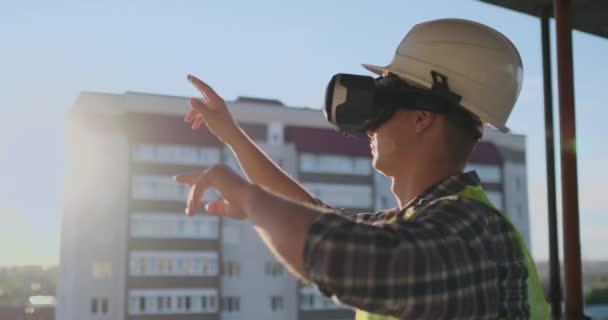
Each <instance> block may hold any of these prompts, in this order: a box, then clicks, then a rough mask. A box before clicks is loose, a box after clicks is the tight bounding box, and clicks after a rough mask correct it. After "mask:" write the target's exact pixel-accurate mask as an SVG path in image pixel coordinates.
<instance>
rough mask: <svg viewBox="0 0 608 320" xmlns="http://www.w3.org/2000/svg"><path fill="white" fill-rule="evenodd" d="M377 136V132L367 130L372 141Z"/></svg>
mask: <svg viewBox="0 0 608 320" xmlns="http://www.w3.org/2000/svg"><path fill="white" fill-rule="evenodd" d="M375 134H376V130H373V129H370V130H367V136H368V137H369V138H370V139H372V138H373V137H374V135H375Z"/></svg>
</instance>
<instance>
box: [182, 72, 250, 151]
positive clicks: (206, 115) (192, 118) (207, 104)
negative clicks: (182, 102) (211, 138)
mask: <svg viewBox="0 0 608 320" xmlns="http://www.w3.org/2000/svg"><path fill="white" fill-rule="evenodd" d="M188 81H190V83H192V85H193V86H194V87H195V88H196V89H198V91H200V92H201V94H202V95H203V99H197V98H192V99H190V107H191V110H190V111H189V112H188V114H186V117H185V118H184V121H185V122H187V123H190V124H191V125H192V129H193V130H196V129H198V128H200V126H201V125H202V124H203V123H204V124H205V125H206V126H207V128H209V130H210V131H211V132H212V133H213V134H214V135H215V136H217V138H218V139H220V141H222V142H224V143H228V142H229V141H230V139H232V138H233V137H235V136H236V135H237V134H238V133H239V132H240V129H239V127H238V125H237V124H236V122H235V121H234V119H233V118H232V115H231V114H230V112H229V111H228V108H227V107H226V103H225V102H224V99H222V97H220V96H219V95H218V94H217V93H216V92H215V91H214V90H213V88H211V87H210V86H209V85H208V84H206V83H205V82H203V81H201V80H200V79H198V78H197V77H195V76H193V75H188Z"/></svg>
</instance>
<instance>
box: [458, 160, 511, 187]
mask: <svg viewBox="0 0 608 320" xmlns="http://www.w3.org/2000/svg"><path fill="white" fill-rule="evenodd" d="M472 170H475V172H477V175H478V176H479V180H481V182H483V183H502V176H501V171H502V170H501V168H500V166H496V165H489V164H479V163H467V165H466V166H465V172H466V171H472Z"/></svg>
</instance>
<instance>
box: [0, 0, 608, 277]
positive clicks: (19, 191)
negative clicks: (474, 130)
mask: <svg viewBox="0 0 608 320" xmlns="http://www.w3.org/2000/svg"><path fill="white" fill-rule="evenodd" d="M446 17H454V18H464V19H470V20H475V21H478V22H481V23H484V24H487V25H489V26H491V27H493V28H495V29H497V30H499V31H501V32H502V33H504V34H505V35H506V36H507V37H509V38H510V39H511V40H512V41H513V43H514V44H515V45H516V47H517V48H518V49H519V51H520V53H521V56H522V59H523V62H524V84H523V88H522V91H521V95H520V98H519V100H518V102H517V104H516V106H515V109H514V111H513V113H512V114H511V117H510V120H509V121H508V123H507V124H508V126H509V127H510V128H511V129H512V131H513V132H515V133H519V134H524V135H526V136H527V155H526V160H527V172H528V191H529V198H530V200H529V208H530V220H531V227H532V228H531V232H532V246H531V247H532V248H531V249H532V252H533V255H534V256H535V258H536V259H537V260H546V259H547V258H548V241H547V237H548V236H547V227H546V221H547V200H546V198H547V196H546V194H547V191H546V172H545V170H546V167H545V145H544V136H545V134H544V122H543V121H544V120H543V119H544V118H543V96H542V85H543V83H542V64H541V51H540V49H541V48H540V23H539V21H538V19H536V18H534V17H531V16H527V15H523V14H519V13H516V12H513V11H509V10H506V9H502V8H499V7H495V6H492V5H489V4H485V3H482V2H480V1H474V0H459V1H456V0H441V1H440V0H426V1H355V0H353V1H341V0H337V1H323V0H308V1H298V2H287V1H278V0H277V1H270V0H264V1H202V0H198V1H187V0H176V1H156V0H141V1H140V0H122V1H118V0H116V1H115V0H81V1H65V0H64V1H62V0H55V1H32V0H0V174H1V177H2V178H1V179H0V219H1V221H2V222H1V223H0V252H1V253H0V265H23V264H43V265H52V264H57V263H58V262H59V247H60V246H59V244H60V234H61V230H60V225H61V214H62V199H63V196H64V194H65V192H66V191H65V190H64V189H63V180H64V175H65V153H66V147H65V143H64V127H65V118H66V113H67V112H68V111H69V109H70V108H71V106H72V105H73V103H74V101H75V99H76V98H77V97H78V95H79V92H80V91H98V92H109V93H124V92H126V91H138V92H148V93H156V94H169V95H179V96H192V95H196V92H195V91H194V89H193V88H192V87H191V86H190V85H189V83H188V82H187V81H186V75H187V74H188V73H192V74H195V75H197V76H200V77H201V78H202V79H204V80H206V81H207V82H208V83H210V84H211V85H212V86H214V88H215V89H216V90H217V91H218V92H219V93H220V94H221V95H222V96H223V97H224V98H225V99H226V100H233V99H236V97H238V96H242V95H246V96H255V97H262V98H272V99H278V100H281V101H283V102H284V103H286V104H287V105H290V106H306V107H312V108H320V107H321V106H322V104H323V96H324V90H325V86H326V84H327V82H328V81H329V79H330V78H331V76H332V75H333V74H335V73H355V74H369V73H368V72H366V71H365V70H364V69H363V68H361V66H360V65H361V64H362V63H370V64H378V65H385V64H388V63H389V62H390V60H391V58H392V55H393V53H394V50H395V49H396V46H397V45H398V44H399V42H400V41H401V39H402V38H403V36H404V35H405V34H406V33H407V31H408V30H409V29H410V28H411V27H412V26H414V25H415V24H416V23H419V22H423V21H427V20H431V19H437V18H446ZM552 30H554V28H553V23H552ZM573 41H574V75H575V81H576V83H575V90H576V93H575V98H576V108H577V115H576V116H577V118H576V125H577V136H578V141H577V154H578V182H579V206H580V214H581V218H580V220H581V239H582V255H583V259H589V260H591V259H593V260H600V259H602V260H608V250H605V248H603V246H604V244H605V243H608V233H607V232H605V230H606V229H608V214H607V213H606V212H607V211H608V210H607V209H608V204H607V202H606V201H604V199H603V196H604V194H605V191H604V190H605V189H604V188H603V187H602V185H603V182H604V181H608V173H607V171H608V170H606V168H605V163H606V160H607V159H608V150H607V148H606V143H605V141H604V139H605V137H607V136H608V126H606V125H605V121H606V119H608V108H606V103H607V102H608V90H606V89H605V82H604V81H605V80H604V78H605V74H607V73H608V67H607V65H606V63H605V60H604V59H605V57H606V56H607V55H608V39H602V38H599V37H597V36H592V35H588V34H585V33H580V32H578V31H575V32H574V33H573ZM554 45H555V43H554V42H553V47H554ZM553 54H554V55H555V48H553ZM553 61H555V57H554V60H553ZM555 67H556V66H555V64H554V72H553V74H554V75H556V72H555ZM556 85H557V82H556V79H554V88H555V87H556ZM554 101H555V107H556V108H557V101H558V100H557V96H556V95H555V98H554ZM556 114H557V112H556ZM556 119H557V115H556ZM558 182H559V167H558ZM558 191H559V189H558ZM100 192H103V190H100ZM558 195H559V192H558ZM560 206H561V200H560V197H558V207H560ZM82 214H86V212H83V213H82ZM560 230H561V229H560ZM560 254H561V251H560Z"/></svg>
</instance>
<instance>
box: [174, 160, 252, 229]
mask: <svg viewBox="0 0 608 320" xmlns="http://www.w3.org/2000/svg"><path fill="white" fill-rule="evenodd" d="M174 179H175V181H176V182H177V183H183V184H187V185H189V186H190V193H189V194H188V201H187V206H186V214H187V215H189V216H192V215H194V214H195V213H196V212H197V211H198V210H199V209H200V206H201V199H202V197H203V195H204V194H205V192H206V191H207V190H208V189H209V188H214V189H215V190H216V191H217V192H218V193H219V194H220V197H221V199H219V200H215V201H212V202H209V203H207V204H206V205H205V210H206V211H207V212H208V213H210V214H213V215H217V216H226V217H229V218H232V219H237V220H242V219H246V218H247V214H246V213H245V210H244V206H245V205H246V204H247V202H248V198H249V196H250V195H251V193H252V192H253V188H252V187H253V185H251V184H250V183H249V182H248V181H247V180H245V179H243V178H242V177H241V176H239V175H238V174H237V173H236V172H234V171H233V170H232V169H230V168H229V167H228V166H226V165H215V166H213V167H211V168H209V169H207V170H204V171H194V172H190V173H185V174H180V175H177V176H175V177H174Z"/></svg>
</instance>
